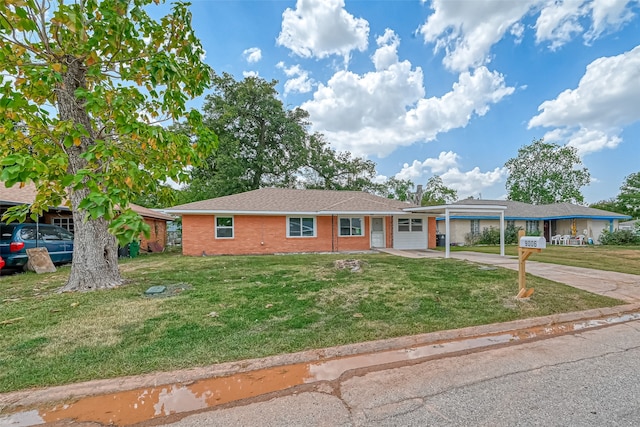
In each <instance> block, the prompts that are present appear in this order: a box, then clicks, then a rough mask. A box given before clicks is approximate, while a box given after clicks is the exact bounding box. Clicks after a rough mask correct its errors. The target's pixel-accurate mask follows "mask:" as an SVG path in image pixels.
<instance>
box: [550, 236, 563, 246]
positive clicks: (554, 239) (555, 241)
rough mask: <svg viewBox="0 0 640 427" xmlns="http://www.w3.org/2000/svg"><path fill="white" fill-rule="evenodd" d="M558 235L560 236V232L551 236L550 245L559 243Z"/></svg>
mask: <svg viewBox="0 0 640 427" xmlns="http://www.w3.org/2000/svg"><path fill="white" fill-rule="evenodd" d="M560 237H561V235H560V234H556V235H553V236H551V244H552V245H559V244H560Z"/></svg>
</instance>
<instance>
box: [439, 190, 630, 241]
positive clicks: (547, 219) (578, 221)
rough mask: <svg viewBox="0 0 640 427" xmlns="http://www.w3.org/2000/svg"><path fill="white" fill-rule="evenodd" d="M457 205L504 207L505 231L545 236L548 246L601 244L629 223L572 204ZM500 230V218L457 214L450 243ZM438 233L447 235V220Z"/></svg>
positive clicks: (500, 202)
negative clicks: (578, 239)
mask: <svg viewBox="0 0 640 427" xmlns="http://www.w3.org/2000/svg"><path fill="white" fill-rule="evenodd" d="M456 205H465V206H466V205H471V206H483V205H502V206H506V207H507V209H506V210H505V212H504V220H505V227H508V226H509V225H513V226H515V227H520V228H522V229H523V230H525V231H526V232H527V234H539V235H540V236H544V237H545V239H546V240H547V242H549V241H551V236H554V235H558V234H560V235H572V236H575V235H581V234H584V235H585V236H586V238H587V239H588V238H591V239H592V240H593V242H594V243H598V238H599V237H600V235H601V234H602V231H603V230H609V231H613V230H615V229H617V228H618V223H619V221H621V220H622V221H623V220H625V219H629V218H630V217H629V216H627V215H621V214H618V213H614V212H608V211H604V210H601V209H594V208H589V207H585V206H580V205H574V204H571V203H554V204H550V205H531V204H528V203H522V202H514V201H510V200H478V199H467V200H460V201H458V202H456V203H454V204H452V205H448V206H450V207H454V206H456ZM489 227H494V228H499V217H498V216H497V215H478V214H474V213H465V214H456V215H452V216H451V217H450V232H451V236H450V242H451V243H452V244H464V243H465V241H466V240H467V237H468V235H469V234H479V233H481V232H482V230H483V229H484V228H489ZM437 228H438V233H444V218H438V220H437Z"/></svg>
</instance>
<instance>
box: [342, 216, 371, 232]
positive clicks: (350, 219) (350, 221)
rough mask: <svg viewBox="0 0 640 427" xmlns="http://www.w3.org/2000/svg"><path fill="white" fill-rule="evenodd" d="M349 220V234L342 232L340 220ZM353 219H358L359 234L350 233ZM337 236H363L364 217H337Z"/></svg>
mask: <svg viewBox="0 0 640 427" xmlns="http://www.w3.org/2000/svg"><path fill="white" fill-rule="evenodd" d="M343 219H345V220H349V234H342V224H341V222H342V220H343ZM354 219H358V220H360V234H352V233H351V231H353V229H354V227H353V220H354ZM338 236H340V237H364V236H365V232H364V217H362V216H342V217H338Z"/></svg>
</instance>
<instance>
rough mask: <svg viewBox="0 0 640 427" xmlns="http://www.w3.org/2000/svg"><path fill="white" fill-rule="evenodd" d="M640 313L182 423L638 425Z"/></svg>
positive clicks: (338, 382)
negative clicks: (604, 324)
mask: <svg viewBox="0 0 640 427" xmlns="http://www.w3.org/2000/svg"><path fill="white" fill-rule="evenodd" d="M639 396H640V321H633V322H629V323H625V324H621V325H615V326H609V327H606V328H601V329H597V330H590V331H585V332H584V333H578V334H572V335H564V336H559V337H555V338H550V339H545V340H540V341H536V342H532V343H527V344H520V345H513V346H509V347H502V348H495V349H492V350H488V351H483V352H479V353H473V354H468V355H463V356H456V357H447V358H443V359H440V360H433V361H428V362H423V363H419V364H416V365H413V366H404V367H399V368H395V369H388V370H381V371H377V372H371V373H366V374H362V375H353V374H349V373H346V374H345V375H343V376H342V377H341V378H340V379H338V380H336V381H333V382H330V383H323V384H319V385H318V386H317V387H316V390H315V391H305V392H299V393H297V394H293V395H286V396H282V397H278V398H273V399H271V400H268V401H264V402H258V403H253V404H250V405H246V406H238V407H234V408H228V409H222V410H216V411H209V412H204V413H200V414H196V415H192V416H189V417H186V418H183V419H182V420H181V421H179V422H177V423H173V424H167V425H170V426H172V427H178V426H185V427H186V426H189V427H192V426H249V425H260V426H426V425H430V426H460V425H473V426H514V425H522V426H528V425H544V426H552V425H558V426H559V425H564V426H568V425H571V426H607V425H616V426H626V425H628V426H636V425H639V424H640V402H639Z"/></svg>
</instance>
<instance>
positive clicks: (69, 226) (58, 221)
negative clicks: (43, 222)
mask: <svg viewBox="0 0 640 427" xmlns="http://www.w3.org/2000/svg"><path fill="white" fill-rule="evenodd" d="M51 224H53V225H57V226H58V227H62V228H64V229H65V230H67V231H68V232H70V233H73V218H71V217H69V218H51Z"/></svg>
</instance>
